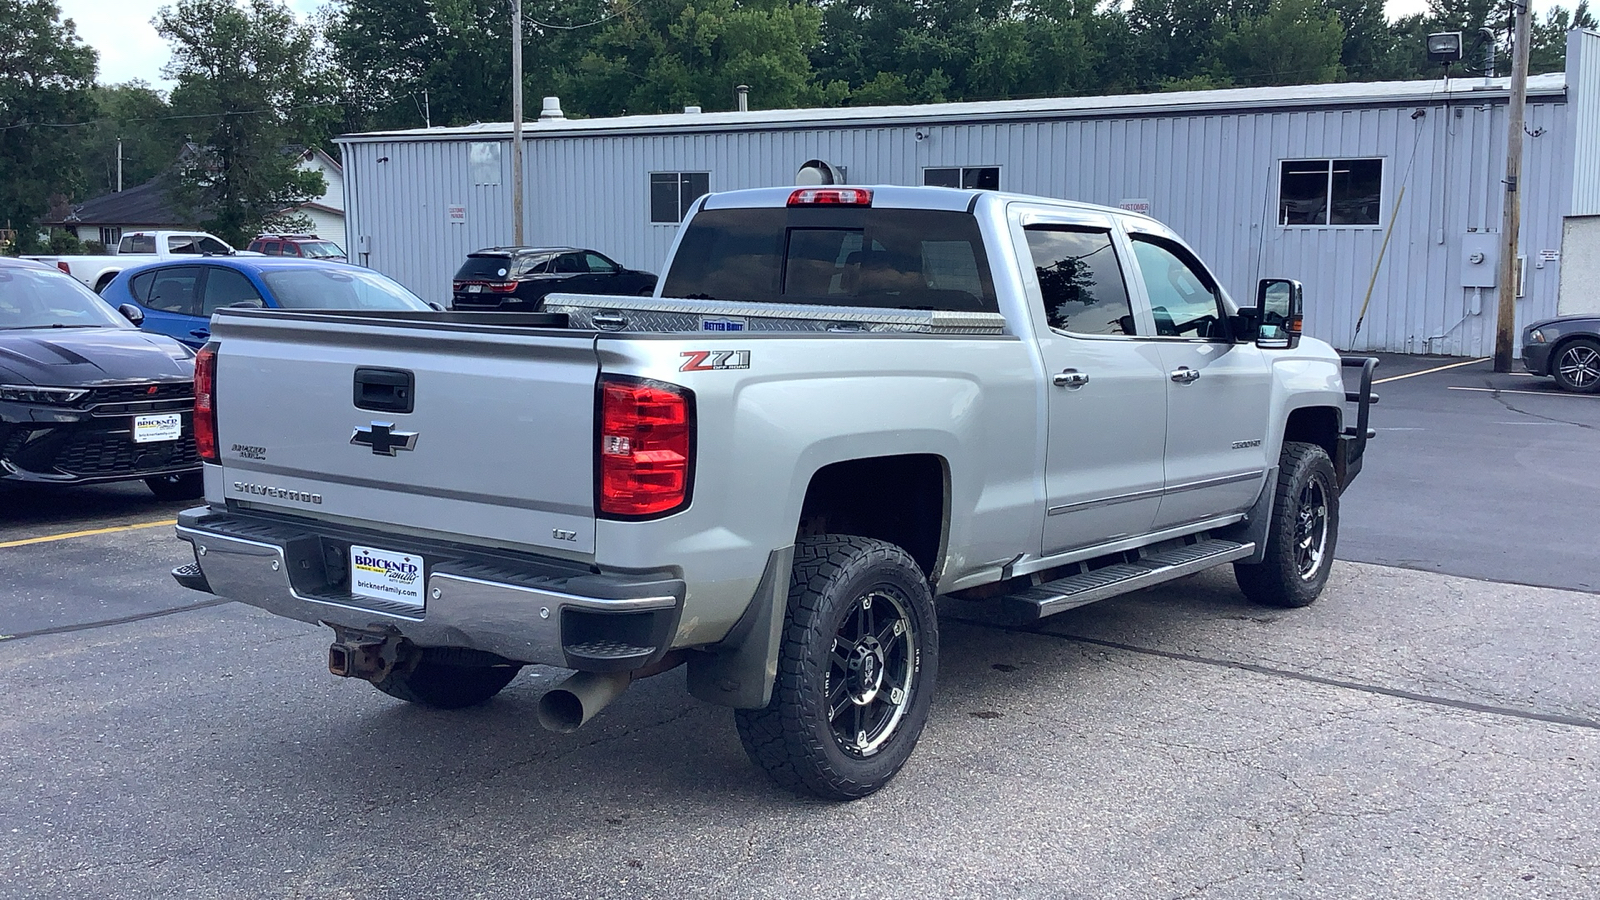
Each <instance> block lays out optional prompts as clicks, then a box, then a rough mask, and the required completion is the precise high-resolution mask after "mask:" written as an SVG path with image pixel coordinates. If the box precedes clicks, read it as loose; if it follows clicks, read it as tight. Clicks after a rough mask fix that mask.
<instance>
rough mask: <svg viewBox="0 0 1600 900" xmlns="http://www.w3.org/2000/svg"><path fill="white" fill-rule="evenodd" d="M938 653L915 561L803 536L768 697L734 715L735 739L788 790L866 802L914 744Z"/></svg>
mask: <svg viewBox="0 0 1600 900" xmlns="http://www.w3.org/2000/svg"><path fill="white" fill-rule="evenodd" d="M938 657H939V628H938V622H937V620H936V617H935V614H934V608H933V595H932V592H931V591H930V590H929V588H928V581H927V579H926V578H925V577H924V576H923V574H922V570H921V569H920V568H918V567H917V564H916V561H915V560H913V559H912V558H911V556H910V554H908V553H906V552H905V551H904V550H902V549H901V548H899V547H897V546H895V545H894V544H890V543H888V542H886V541H880V540H874V539H871V538H862V537H851V536H848V535H822V536H818V537H808V538H801V539H800V540H799V541H797V542H796V543H795V558H794V569H793V570H792V572H791V574H790V578H789V606H788V611H787V612H786V614H785V616H784V630H783V643H782V646H781V648H780V651H779V656H778V677H777V681H776V682H775V683H774V685H773V689H772V701H771V702H770V703H768V704H767V706H766V707H765V708H764V709H757V710H743V709H741V710H735V711H734V721H735V723H736V724H737V726H738V730H739V739H740V741H741V742H742V743H743V744H744V749H745V752H746V753H747V754H749V756H750V759H751V760H752V761H754V762H755V763H756V765H758V766H760V767H762V768H763V769H765V770H766V771H767V774H769V775H771V776H772V778H773V780H775V781H777V782H778V783H779V784H781V785H783V786H784V787H787V788H789V789H791V790H794V791H805V792H809V793H812V794H815V795H816V796H818V797H822V798H824V799H828V800H855V799H857V798H860V797H865V796H867V795H869V794H871V793H873V792H874V791H877V790H878V789H879V788H881V787H883V786H884V785H885V784H887V783H888V782H889V779H891V778H893V777H894V775H895V773H896V772H899V771H900V767H901V766H903V765H904V764H905V762H906V759H907V758H909V757H910V756H911V751H912V750H913V749H914V748H915V747H916V745H917V738H918V737H920V736H921V734H922V727H923V725H924V724H925V723H926V722H927V720H928V707H929V705H930V704H931V703H932V701H933V690H934V682H935V680H936V678H937V673H938Z"/></svg>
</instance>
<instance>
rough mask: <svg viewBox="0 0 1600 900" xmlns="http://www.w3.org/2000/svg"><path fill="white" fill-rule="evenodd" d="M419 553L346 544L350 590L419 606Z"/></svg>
mask: <svg viewBox="0 0 1600 900" xmlns="http://www.w3.org/2000/svg"><path fill="white" fill-rule="evenodd" d="M423 574H424V571H423V563H422V557H421V556H418V555H417V554H415V553H396V552H394V551H393V550H379V549H378V548H376V547H361V546H356V545H351V547H350V593H352V594H355V595H356V596H357V597H368V598H371V599H373V600H387V601H389V602H390V603H404V604H405V605H407V606H415V607H416V608H417V609H421V608H422V582H423Z"/></svg>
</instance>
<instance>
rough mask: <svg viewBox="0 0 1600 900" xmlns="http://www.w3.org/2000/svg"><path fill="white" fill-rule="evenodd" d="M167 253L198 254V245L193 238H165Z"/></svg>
mask: <svg viewBox="0 0 1600 900" xmlns="http://www.w3.org/2000/svg"><path fill="white" fill-rule="evenodd" d="M167 252H168V253H199V252H200V247H199V244H198V243H197V242H196V241H195V239H194V238H192V237H188V236H181V237H180V236H173V237H168V238H167Z"/></svg>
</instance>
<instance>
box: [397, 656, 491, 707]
mask: <svg viewBox="0 0 1600 900" xmlns="http://www.w3.org/2000/svg"><path fill="white" fill-rule="evenodd" d="M486 658H491V659H498V657H488V654H483V653H479V652H477V651H474V650H458V649H455V648H452V647H422V648H419V649H418V650H417V654H416V656H414V657H413V658H412V659H411V660H410V661H409V663H406V664H401V665H397V666H395V668H394V670H393V671H391V672H390V673H389V674H388V675H386V676H385V677H384V678H382V679H381V680H379V681H374V682H373V683H372V684H373V686H374V687H376V688H377V689H378V690H380V691H383V692H384V693H385V694H388V695H389V696H391V697H396V698H398V699H400V700H404V701H406V702H408V703H416V704H418V705H421V706H431V707H433V708H435V709H462V708H463V707H468V706H477V705H478V704H480V703H483V702H486V701H487V700H488V699H489V698H490V697H493V696H494V695H495V694H498V693H500V691H501V689H503V688H504V687H505V686H506V685H508V684H510V683H511V679H513V678H515V677H517V673H518V672H520V671H522V666H520V665H518V664H516V663H509V662H506V663H498V662H488V661H487V660H486Z"/></svg>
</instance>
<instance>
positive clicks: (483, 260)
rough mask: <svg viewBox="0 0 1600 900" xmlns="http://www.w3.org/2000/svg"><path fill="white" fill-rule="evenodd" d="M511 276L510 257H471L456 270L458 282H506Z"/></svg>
mask: <svg viewBox="0 0 1600 900" xmlns="http://www.w3.org/2000/svg"><path fill="white" fill-rule="evenodd" d="M510 275H511V257H509V256H469V257H467V261H466V262H464V263H462V264H461V268H459V269H457V270H456V280H457V281H505V280H506V278H508V277H510Z"/></svg>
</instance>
